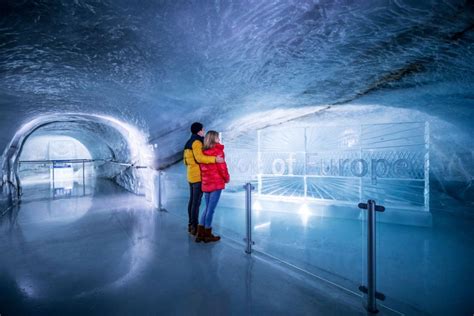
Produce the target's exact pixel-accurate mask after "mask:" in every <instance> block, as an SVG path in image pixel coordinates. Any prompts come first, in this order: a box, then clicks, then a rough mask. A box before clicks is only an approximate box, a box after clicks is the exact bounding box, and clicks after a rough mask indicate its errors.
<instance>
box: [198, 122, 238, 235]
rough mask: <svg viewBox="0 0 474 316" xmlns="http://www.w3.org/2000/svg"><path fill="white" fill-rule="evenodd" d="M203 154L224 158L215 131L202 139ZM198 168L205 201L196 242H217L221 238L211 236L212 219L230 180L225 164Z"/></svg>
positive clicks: (201, 165) (203, 165)
mask: <svg viewBox="0 0 474 316" xmlns="http://www.w3.org/2000/svg"><path fill="white" fill-rule="evenodd" d="M203 153H204V154H205V155H207V156H216V157H217V156H221V157H222V158H224V145H222V144H221V143H220V139H219V133H217V132H216V131H208V132H207V134H206V137H205V138H204V147H203ZM199 167H200V168H201V181H202V182H201V183H202V184H201V185H202V192H204V198H205V200H206V209H205V210H204V212H203V213H202V215H201V219H200V221H199V226H198V231H197V236H196V242H200V241H204V242H209V241H218V240H219V239H221V237H219V236H214V235H213V234H212V217H213V215H214V211H215V209H216V206H217V202H219V198H220V197H221V192H222V190H223V189H224V188H225V184H226V183H228V182H229V180H230V177H229V172H228V171H227V164H226V163H225V162H223V163H211V164H199Z"/></svg>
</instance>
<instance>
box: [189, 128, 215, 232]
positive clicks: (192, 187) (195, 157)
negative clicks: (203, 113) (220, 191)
mask: <svg viewBox="0 0 474 316" xmlns="http://www.w3.org/2000/svg"><path fill="white" fill-rule="evenodd" d="M191 133H192V135H191V137H190V138H189V140H188V141H187V142H186V145H185V146H184V157H183V160H184V164H185V165H186V167H187V175H188V182H189V193H190V196H189V203H188V218H189V221H188V232H190V233H191V234H192V235H196V230H197V225H198V219H199V206H200V205H201V199H202V190H201V169H200V168H199V164H201V163H206V164H208V163H222V162H224V159H223V158H222V157H214V156H206V155H204V154H203V153H202V145H203V142H204V126H203V125H202V124H201V123H199V122H194V123H193V124H192V125H191Z"/></svg>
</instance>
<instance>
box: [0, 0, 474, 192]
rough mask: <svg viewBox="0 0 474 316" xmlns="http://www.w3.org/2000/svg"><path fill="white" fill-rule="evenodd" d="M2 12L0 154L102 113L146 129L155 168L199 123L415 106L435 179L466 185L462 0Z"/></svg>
mask: <svg viewBox="0 0 474 316" xmlns="http://www.w3.org/2000/svg"><path fill="white" fill-rule="evenodd" d="M0 12H1V13H0V14H1V17H0V31H1V32H0V113H1V118H0V126H1V127H0V148H2V149H4V148H6V146H7V144H9V142H10V141H11V139H12V137H13V135H14V134H15V132H16V131H17V130H18V129H19V128H20V127H21V126H22V125H23V124H24V123H27V122H28V121H30V120H31V119H33V118H35V117H37V116H39V115H44V114H51V113H56V114H57V113H59V114H60V113H93V114H104V115H108V116H111V117H115V118H117V119H119V120H122V121H126V122H129V123H130V124H131V125H134V126H136V127H137V128H138V129H140V130H143V131H144V132H146V133H148V134H149V135H150V136H149V139H148V141H149V143H150V144H152V145H154V144H156V147H157V149H156V151H155V154H156V155H155V157H154V161H153V163H151V165H152V167H154V168H159V167H164V166H167V165H169V164H171V163H174V162H176V161H177V160H179V158H180V156H181V153H180V151H181V149H182V144H183V142H184V141H185V139H186V138H187V135H188V126H189V124H190V123H191V122H193V121H195V120H199V121H203V122H204V123H205V124H206V126H207V127H208V128H213V129H218V130H220V131H226V132H232V133H234V134H235V135H238V133H239V132H242V131H245V129H247V130H248V129H257V128H261V127H265V126H269V125H275V124H280V123H283V122H285V121H288V120H291V119H295V120H296V121H298V120H300V119H303V120H306V119H311V120H312V123H314V124H318V123H320V122H322V123H327V122H323V121H324V120H325V119H326V118H327V117H326V116H324V115H322V116H320V114H322V113H325V112H327V113H328V114H327V115H329V116H331V115H335V116H334V119H338V120H342V121H344V120H363V119H365V116H364V115H365V113H366V112H367V111H369V112H372V113H377V114H374V115H373V116H372V117H371V120H373V121H377V120H379V118H380V115H382V116H383V117H384V120H401V121H406V120H411V118H412V116H413V115H415V114H413V113H424V114H423V115H426V116H429V117H431V118H433V120H436V121H437V122H439V125H438V126H440V128H439V130H437V131H436V132H435V133H434V134H433V137H434V141H435V143H436V146H434V147H433V150H434V151H435V152H436V154H437V155H438V156H439V157H440V160H439V161H440V163H439V165H440V166H449V167H448V168H447V170H444V171H443V172H442V173H438V175H439V176H438V178H439V179H440V180H439V183H440V187H441V188H442V189H443V190H445V191H446V192H448V191H450V192H451V193H452V195H453V196H454V195H456V194H457V193H458V192H459V188H463V189H462V190H465V192H469V188H470V186H471V184H472V164H473V162H472V158H473V152H472V141H471V135H472V134H473V127H472V121H473V119H474V117H473V110H472V109H473V103H474V101H473V100H474V98H473V95H472V91H474V90H473V88H474V87H473V86H474V84H473V83H474V79H473V78H474V76H473V75H474V67H473V65H474V53H473V52H474V49H473V45H474V44H473V43H474V27H473V25H474V11H473V6H472V2H471V1H467V0H458V1H434V0H433V1H423V2H420V1H408V0H404V1H378V2H372V1H356V2H354V1H317V0H313V1H310V0H304V1H291V0H285V1H230V0H229V1H218V0H216V1H152V0H145V1H140V3H139V4H138V3H131V2H129V1H124V0H119V1H109V0H96V1H91V0H77V1H52V0H29V1H28V0H25V1H13V0H6V1H2V3H1V4H0ZM385 107H390V108H391V109H397V108H398V109H403V110H401V112H400V113H403V115H402V114H400V115H395V116H387V115H384V113H392V114H393V113H397V111H396V110H390V111H388V110H387V112H386V111H385V110H384V108H385ZM410 111H414V112H410ZM332 113H336V114H332ZM446 127H449V128H446ZM95 134H101V132H100V130H96V131H95V132H94V133H92V135H95ZM76 136H77V135H76ZM78 137H81V136H78ZM83 137H86V136H83ZM84 141H85V142H87V140H84ZM443 157H444V158H443ZM450 175H456V176H455V177H457V178H462V179H463V180H462V181H461V182H460V183H459V185H460V186H458V184H456V185H454V189H449V185H448V184H449V183H457V180H453V177H451V176H450ZM466 190H467V191H466ZM468 195H469V194H468ZM468 195H466V194H464V195H459V194H458V195H457V196H458V198H459V199H469V197H468Z"/></svg>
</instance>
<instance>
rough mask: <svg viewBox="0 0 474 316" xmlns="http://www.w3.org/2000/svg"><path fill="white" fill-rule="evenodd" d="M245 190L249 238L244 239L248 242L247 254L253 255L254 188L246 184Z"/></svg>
mask: <svg viewBox="0 0 474 316" xmlns="http://www.w3.org/2000/svg"><path fill="white" fill-rule="evenodd" d="M244 189H245V209H246V219H247V220H246V223H247V237H246V238H245V239H244V240H245V241H246V242H247V246H246V248H245V253H247V254H251V253H252V245H254V242H253V241H252V190H253V189H254V186H253V185H252V184H251V183H246V184H245V185H244Z"/></svg>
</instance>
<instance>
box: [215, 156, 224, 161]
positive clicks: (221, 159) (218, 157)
mask: <svg viewBox="0 0 474 316" xmlns="http://www.w3.org/2000/svg"><path fill="white" fill-rule="evenodd" d="M224 162H225V160H224V158H222V156H217V157H216V163H224Z"/></svg>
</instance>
